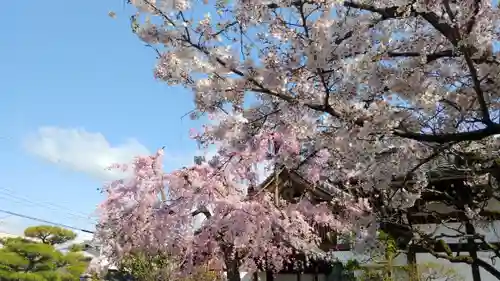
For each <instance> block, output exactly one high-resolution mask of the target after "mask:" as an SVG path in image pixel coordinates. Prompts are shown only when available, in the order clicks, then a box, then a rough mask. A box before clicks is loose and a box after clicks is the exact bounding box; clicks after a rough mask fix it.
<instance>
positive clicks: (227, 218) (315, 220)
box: [99, 151, 369, 280]
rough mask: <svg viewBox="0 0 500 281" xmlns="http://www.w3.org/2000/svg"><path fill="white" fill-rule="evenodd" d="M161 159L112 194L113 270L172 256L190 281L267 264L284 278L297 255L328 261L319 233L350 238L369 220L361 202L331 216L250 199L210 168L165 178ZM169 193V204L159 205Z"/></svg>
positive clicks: (108, 226)
mask: <svg viewBox="0 0 500 281" xmlns="http://www.w3.org/2000/svg"><path fill="white" fill-rule="evenodd" d="M161 157H162V151H160V152H159V153H158V154H157V155H156V156H154V157H141V158H138V159H137V161H136V162H135V163H134V165H133V169H134V177H133V178H132V179H130V180H121V181H116V182H113V183H112V184H111V185H110V186H109V187H107V188H106V191H107V194H108V197H107V199H106V200H105V202H104V203H103V206H102V220H101V223H102V227H101V231H100V235H99V236H100V237H101V238H102V239H103V240H104V241H105V246H106V247H105V249H107V250H105V254H106V255H107V256H108V257H110V258H114V260H113V261H115V262H120V259H121V258H122V257H124V256H126V255H127V254H129V253H132V252H133V251H134V250H138V249H140V250H141V251H144V252H145V253H150V254H155V253H158V252H160V253H169V254H170V255H172V256H173V257H176V258H178V260H176V261H175V262H176V263H177V264H182V268H184V269H185V272H186V273H189V272H191V270H192V269H195V268H196V267H197V266H199V265H200V264H209V265H210V267H212V268H213V269H220V270H223V269H225V270H226V271H227V272H228V276H229V278H230V279H231V280H239V269H247V270H256V269H257V267H258V266H259V265H261V266H262V265H263V264H267V265H268V268H270V269H273V270H279V269H281V268H283V266H286V265H287V260H288V259H290V258H292V257H293V254H294V253H302V254H306V256H308V257H312V258H314V257H319V258H325V257H326V256H325V255H321V254H322V253H321V252H320V253H318V251H319V248H318V245H319V243H320V242H321V240H320V236H319V232H318V229H317V228H315V226H326V227H329V228H330V229H334V230H336V231H337V232H339V233H341V232H346V233H347V231H351V230H353V229H355V228H357V227H360V226H363V225H364V224H365V223H361V222H362V219H363V218H365V219H366V218H367V217H369V215H368V214H369V213H367V211H368V208H367V206H365V204H363V202H352V203H351V204H348V205H347V206H348V208H343V209H341V210H340V211H338V212H337V213H333V212H332V211H331V208H329V204H316V205H313V204H311V203H309V201H307V200H301V201H300V202H298V203H287V202H284V201H283V200H282V199H280V198H278V200H276V199H277V198H274V197H272V196H271V195H270V194H269V193H266V192H260V193H257V194H254V195H252V196H248V194H247V193H246V192H245V189H244V188H243V186H242V185H241V184H240V185H238V184H237V183H238V181H241V180H242V179H239V180H238V179H233V180H231V177H232V175H231V174H230V173H221V171H220V170H217V169H215V168H214V167H212V166H210V164H202V165H195V166H193V167H190V168H185V169H182V170H178V171H174V172H173V173H169V174H167V173H164V172H162V170H161ZM122 168H123V167H122ZM125 168H127V167H125ZM165 186H167V187H168V189H167V191H168V192H167V193H166V194H164V196H166V198H168V200H165V201H160V200H159V195H160V194H162V191H163V190H164V188H165ZM209 209H210V210H209ZM198 214H203V215H204V216H205V220H204V221H203V222H202V223H201V225H198V226H196V225H194V223H195V220H193V217H195V216H197V215H198ZM361 232H363V231H361ZM368 237H369V236H368ZM318 255H319V256H318Z"/></svg>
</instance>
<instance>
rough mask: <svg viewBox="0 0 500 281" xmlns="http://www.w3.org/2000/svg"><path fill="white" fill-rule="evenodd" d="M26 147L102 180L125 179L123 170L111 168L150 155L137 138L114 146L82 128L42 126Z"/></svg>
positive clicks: (62, 164) (100, 135)
mask: <svg viewBox="0 0 500 281" xmlns="http://www.w3.org/2000/svg"><path fill="white" fill-rule="evenodd" d="M24 145H25V148H26V149H27V150H28V151H29V152H31V153H33V154H34V155H37V156H39V157H41V158H43V159H45V160H47V161H50V162H52V163H55V164H57V165H60V166H64V167H67V168H70V169H72V170H74V171H77V172H83V173H86V174H88V175H90V176H92V177H94V178H97V179H99V180H113V179H117V178H120V177H123V174H122V173H120V172H119V171H117V170H111V171H110V170H108V169H107V168H108V167H109V166H110V165H113V164H123V163H129V162H130V161H132V159H133V158H134V157H135V156H139V155H145V154H149V153H150V152H149V151H148V149H147V148H146V147H145V146H144V145H142V144H141V143H139V142H138V141H137V140H135V139H128V140H127V141H125V142H123V143H121V144H118V145H112V144H110V143H109V142H108V141H107V140H106V138H105V137H104V136H103V135H102V134H101V133H93V132H87V131H85V130H84V129H79V128H72V129H67V128H58V127H41V128H39V129H38V131H37V132H36V133H35V134H33V135H30V136H29V137H27V138H26V140H25V143H24ZM120 174H121V175H120Z"/></svg>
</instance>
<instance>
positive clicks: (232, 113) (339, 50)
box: [101, 0, 500, 269]
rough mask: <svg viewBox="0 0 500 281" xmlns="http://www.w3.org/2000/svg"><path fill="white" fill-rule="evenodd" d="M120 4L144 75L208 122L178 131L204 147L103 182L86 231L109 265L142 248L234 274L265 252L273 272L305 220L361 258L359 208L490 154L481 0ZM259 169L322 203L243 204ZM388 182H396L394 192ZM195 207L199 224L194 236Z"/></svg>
mask: <svg viewBox="0 0 500 281" xmlns="http://www.w3.org/2000/svg"><path fill="white" fill-rule="evenodd" d="M132 4H133V5H134V6H136V7H137V9H138V13H139V15H138V16H137V17H136V19H138V23H139V29H138V30H137V31H136V32H137V34H138V35H139V37H140V38H141V39H142V40H145V41H147V43H148V44H151V45H154V46H155V47H157V48H158V52H159V53H160V57H159V60H158V63H157V65H156V67H155V70H154V76H155V77H156V79H158V80H159V81H162V82H165V83H167V84H169V85H182V86H183V87H185V88H187V89H189V90H190V91H191V92H192V93H193V94H194V102H195V106H196V113H193V114H192V117H193V118H197V117H200V116H202V115H203V114H209V115H210V119H211V120H210V122H209V123H208V124H206V125H205V126H204V128H203V130H202V131H201V132H196V133H194V132H192V134H191V135H192V136H193V138H195V139H196V141H197V142H198V143H199V144H200V146H201V147H204V148H206V147H214V146H215V147H216V148H217V153H216V155H215V156H214V157H213V159H208V162H207V163H204V164H203V165H195V166H192V167H189V168H186V169H181V170H178V171H174V172H172V173H168V174H165V173H164V172H162V171H161V168H160V162H161V161H159V160H158V159H160V158H161V157H160V155H158V156H155V157H140V158H138V159H137V161H136V162H135V164H134V166H133V168H132V169H133V170H134V177H132V178H131V179H128V180H122V181H117V182H115V183H113V184H111V185H110V186H109V187H108V188H107V189H106V190H107V192H108V196H107V198H106V201H105V202H104V203H103V206H102V223H103V226H107V227H103V229H106V230H103V231H102V234H101V235H102V236H103V237H107V238H108V241H109V244H113V247H110V249H113V250H110V253H109V256H110V257H114V258H117V259H118V258H119V257H120V255H122V254H123V253H126V252H127V251H130V250H131V249H134V248H142V249H145V250H149V251H159V250H160V251H172V252H176V253H179V254H180V253H182V254H183V256H184V257H185V259H184V260H185V261H190V262H193V261H195V260H197V259H198V260H204V259H206V260H212V261H213V262H215V263H219V264H221V263H227V262H228V260H229V259H230V257H229V254H230V253H229V252H231V255H237V256H238V260H240V262H241V264H240V265H239V266H241V267H248V268H254V267H255V264H254V263H255V259H259V258H261V259H263V258H267V259H269V258H270V257H272V259H271V260H272V261H271V263H272V265H274V267H275V268H277V269H279V268H280V267H281V266H283V261H284V259H286V256H287V255H288V254H290V253H291V252H292V249H300V250H302V251H305V252H307V251H309V250H312V249H313V248H314V247H316V246H317V245H318V243H319V236H318V233H317V231H316V228H315V226H316V225H317V224H321V225H327V226H329V227H331V228H332V229H333V230H335V231H337V232H339V233H346V234H347V233H349V234H353V233H354V234H355V236H356V237H357V241H358V242H360V243H358V244H357V245H358V246H359V247H357V249H358V248H359V249H362V248H366V247H369V244H367V243H369V242H373V240H374V238H375V236H376V232H377V227H378V223H379V222H380V220H382V219H384V218H383V216H384V214H382V212H379V210H377V209H376V208H374V205H375V203H377V204H381V205H383V206H387V207H390V208H393V209H398V210H399V211H402V212H404V211H406V210H407V209H408V208H409V207H411V206H413V205H414V202H415V201H416V200H417V199H419V198H420V196H421V194H422V193H423V192H424V191H426V190H427V189H428V181H427V177H426V175H427V173H428V171H429V170H431V169H433V168H435V167H437V166H439V165H441V164H440V163H442V162H443V161H444V160H443V159H445V158H446V159H447V157H448V156H450V155H460V154H464V153H473V154H475V155H480V156H484V157H485V158H488V157H498V156H500V155H498V154H499V152H498V151H499V148H500V146H499V144H500V142H499V141H498V139H497V138H495V137H494V136H495V135H498V134H500V124H499V123H498V109H499V108H500V104H499V101H500V99H499V96H500V95H499V92H498V89H500V76H498V75H497V74H498V73H500V63H499V62H498V48H496V47H495V46H496V45H497V43H498V39H499V38H500V28H499V19H500V13H499V9H498V8H497V7H495V6H493V5H492V2H491V1H490V0H480V1H476V0H464V1H427V0H416V1H408V0H374V1H364V0H352V1H347V0H338V1H325V0H308V1H303V0H297V1H289V0H286V1H285V0H275V1H263V0H254V1H248V0H236V1H219V0H213V1H210V0H209V1H203V2H200V1H194V0H176V1H172V0H155V1H152V0H141V1H139V0H137V1H132ZM202 7H203V10H201V9H202ZM143 18H147V20H145V21H144V23H142V21H141V19H143ZM151 18H154V20H151ZM262 166H266V167H267V168H268V170H273V169H278V168H281V167H285V168H286V169H288V170H289V171H294V172H296V173H297V174H298V175H300V176H301V177H303V178H304V180H305V181H307V182H308V183H309V184H310V186H312V187H322V188H327V189H328V191H329V192H331V193H332V194H334V195H335V196H334V198H333V199H332V202H327V203H324V204H316V205H315V204H312V202H311V200H310V199H309V198H308V196H304V198H302V199H301V200H299V202H293V203H290V202H288V203H287V202H284V201H283V200H278V199H276V198H274V197H273V195H272V194H269V193H265V192H260V193H259V192H258V193H257V194H256V195H253V196H250V197H248V196H247V187H248V186H252V187H255V186H257V185H258V184H259V183H261V182H262V181H263V180H264V178H263V177H262V176H261V177H259V174H260V171H261V170H259V169H261V168H260V167H262ZM469 168H470V167H469ZM471 170H473V169H472V168H471ZM476 170H477V169H476V168H474V171H476ZM470 177H471V180H474V177H476V175H475V174H474V173H472V174H471V176H470ZM396 178H403V179H405V180H404V181H403V183H405V184H406V183H407V179H411V184H410V183H408V185H410V186H405V187H404V188H399V189H397V191H395V190H394V185H393V183H394V180H395V179H396ZM161 190H165V192H166V193H167V197H168V198H167V202H163V203H158V202H159V199H158V197H159V196H160V195H159V194H160V193H161ZM375 201H376V202H375ZM331 205H334V206H335V208H336V209H335V210H338V211H336V212H331V210H332V206H331ZM196 210H203V213H205V214H210V215H206V219H205V220H204V221H203V222H201V223H199V225H196V226H195V225H194V219H193V217H192V213H193V212H194V211H196ZM195 229H196V231H195ZM283 230H286V231H283ZM277 233H281V234H280V236H278V234H277ZM361 242H363V243H361ZM263 255H264V256H263ZM233 259H234V256H233Z"/></svg>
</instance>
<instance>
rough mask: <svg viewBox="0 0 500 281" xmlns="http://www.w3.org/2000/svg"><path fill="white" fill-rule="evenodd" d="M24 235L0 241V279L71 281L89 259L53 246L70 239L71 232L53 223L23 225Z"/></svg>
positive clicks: (82, 269)
mask: <svg viewBox="0 0 500 281" xmlns="http://www.w3.org/2000/svg"><path fill="white" fill-rule="evenodd" d="M25 235H26V237H16V238H4V239H2V240H1V244H2V248H1V249H0V279H2V280H30V281H73V280H79V277H80V275H81V274H82V273H83V272H84V271H85V270H86V268H87V265H88V262H89V259H88V258H86V257H85V256H83V255H82V253H80V252H75V251H69V252H67V253H63V252H61V251H60V250H58V249H56V247H55V246H56V245H59V243H66V242H69V241H71V240H72V239H74V238H75V237H76V234H75V233H73V232H71V231H69V230H66V229H62V228H59V227H54V226H35V227H29V228H27V229H26V230H25ZM73 250H77V249H76V248H75V249H73Z"/></svg>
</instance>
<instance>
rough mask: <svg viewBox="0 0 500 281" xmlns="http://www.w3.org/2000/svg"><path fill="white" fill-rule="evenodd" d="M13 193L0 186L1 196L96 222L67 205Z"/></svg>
mask: <svg viewBox="0 0 500 281" xmlns="http://www.w3.org/2000/svg"><path fill="white" fill-rule="evenodd" d="M13 193H14V192H13V191H12V190H10V189H7V188H4V187H0V198H2V197H1V195H4V196H8V197H10V198H5V197H4V199H15V200H16V201H18V202H19V203H22V202H20V201H24V202H27V203H30V204H32V205H36V206H39V207H42V208H46V209H51V210H54V211H64V215H66V216H68V215H69V217H75V218H80V219H84V220H86V221H88V222H92V223H96V221H95V219H92V218H91V216H88V215H85V214H83V213H79V212H74V211H72V210H70V209H68V208H66V207H63V206H60V205H57V204H55V203H48V202H37V201H33V200H31V199H29V198H27V197H23V196H19V195H15V194H13Z"/></svg>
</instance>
